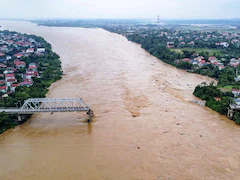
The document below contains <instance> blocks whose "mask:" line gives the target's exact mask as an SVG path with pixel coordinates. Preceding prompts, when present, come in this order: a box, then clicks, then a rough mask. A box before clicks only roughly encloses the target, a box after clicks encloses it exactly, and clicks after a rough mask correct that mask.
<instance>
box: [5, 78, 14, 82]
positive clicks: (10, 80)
mask: <svg viewBox="0 0 240 180" xmlns="http://www.w3.org/2000/svg"><path fill="white" fill-rule="evenodd" d="M7 82H16V79H15V78H14V79H8V80H7Z"/></svg>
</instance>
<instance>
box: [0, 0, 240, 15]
mask: <svg viewBox="0 0 240 180" xmlns="http://www.w3.org/2000/svg"><path fill="white" fill-rule="evenodd" d="M239 10H240V0H0V18H1V19H3V18H25V19H34V18H147V19H149V18H150V19H155V18H156V16H157V15H159V16H160V18H162V19H206V18H207V19H217V18H240V13H239Z"/></svg>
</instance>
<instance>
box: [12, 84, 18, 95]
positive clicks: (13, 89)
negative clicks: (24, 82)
mask: <svg viewBox="0 0 240 180" xmlns="http://www.w3.org/2000/svg"><path fill="white" fill-rule="evenodd" d="M18 86H20V85H19V84H11V87H10V90H11V93H12V92H15V89H16V88H17V87H18Z"/></svg>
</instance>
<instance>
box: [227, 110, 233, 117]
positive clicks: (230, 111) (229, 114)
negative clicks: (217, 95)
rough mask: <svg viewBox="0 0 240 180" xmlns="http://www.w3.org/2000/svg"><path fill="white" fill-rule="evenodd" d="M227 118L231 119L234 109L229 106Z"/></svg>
mask: <svg viewBox="0 0 240 180" xmlns="http://www.w3.org/2000/svg"><path fill="white" fill-rule="evenodd" d="M227 116H228V118H229V119H231V120H233V117H234V110H233V109H231V108H228V114H227Z"/></svg>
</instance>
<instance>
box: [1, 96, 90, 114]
mask: <svg viewBox="0 0 240 180" xmlns="http://www.w3.org/2000/svg"><path fill="white" fill-rule="evenodd" d="M76 111H86V112H87V114H88V115H89V116H90V119H92V117H93V116H94V115H93V111H92V110H91V109H90V107H89V106H88V105H87V104H86V103H85V102H84V101H83V100H82V99H81V98H30V99H27V100H25V102H24V104H23V105H22V107H20V108H3V109H0V112H5V113H8V114H12V113H18V114H19V115H20V114H34V113H40V112H76Z"/></svg>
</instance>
